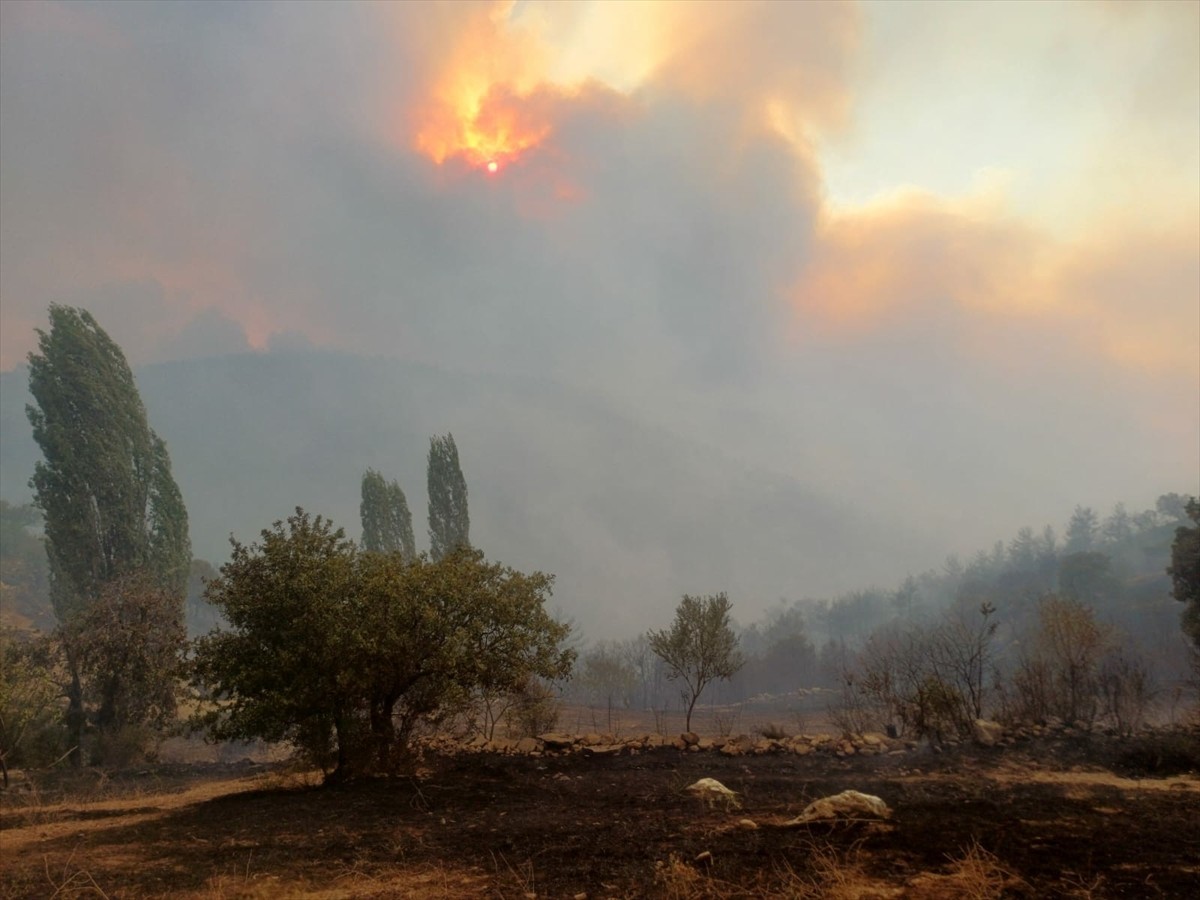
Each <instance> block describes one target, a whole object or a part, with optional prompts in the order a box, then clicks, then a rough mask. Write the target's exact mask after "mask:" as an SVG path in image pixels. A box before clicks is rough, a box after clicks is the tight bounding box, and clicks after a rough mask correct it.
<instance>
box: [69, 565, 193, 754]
mask: <svg viewBox="0 0 1200 900" xmlns="http://www.w3.org/2000/svg"><path fill="white" fill-rule="evenodd" d="M61 636H62V640H63V643H64V645H65V646H66V647H67V648H68V653H69V654H70V655H71V656H72V657H73V658H74V659H76V660H77V661H78V665H79V668H80V671H81V672H82V673H83V676H84V678H85V679H86V682H87V685H88V694H89V695H90V696H91V697H92V698H93V700H94V702H95V704H96V711H95V716H94V718H95V723H96V726H97V727H98V728H99V729H100V731H101V732H105V733H108V734H111V733H113V732H116V731H119V730H121V729H123V728H125V727H126V726H139V725H145V726H149V727H150V728H157V729H161V728H163V727H164V726H166V725H167V724H169V723H170V722H171V721H172V720H173V719H174V718H175V714H176V711H177V699H178V690H179V684H180V679H181V678H182V676H183V665H182V653H183V645H184V641H185V639H186V635H185V632H184V626H183V620H182V618H181V617H180V615H179V598H178V597H177V596H176V595H175V594H174V593H173V592H172V591H170V590H168V589H167V588H164V587H163V586H162V585H160V584H158V583H157V582H155V581H154V580H153V579H152V578H151V577H150V576H149V575H147V574H144V573H141V574H138V573H135V574H131V575H124V576H122V577H120V578H117V579H114V580H113V581H110V582H108V583H107V584H105V585H104V586H103V587H102V588H101V589H100V595H99V596H98V597H97V598H96V599H95V600H94V601H93V602H92V603H90V604H89V605H88V607H87V608H86V609H84V610H82V611H81V612H79V613H78V614H76V615H75V616H73V617H72V618H71V620H70V621H69V622H68V623H67V625H66V626H65V627H64V628H63V629H61Z"/></svg>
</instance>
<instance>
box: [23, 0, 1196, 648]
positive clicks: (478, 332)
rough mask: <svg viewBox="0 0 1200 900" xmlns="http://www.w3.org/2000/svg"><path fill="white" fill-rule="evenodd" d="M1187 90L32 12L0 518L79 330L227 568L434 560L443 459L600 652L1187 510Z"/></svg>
mask: <svg viewBox="0 0 1200 900" xmlns="http://www.w3.org/2000/svg"><path fill="white" fill-rule="evenodd" d="M683 10H686V11H687V12H686V15H685V14H684V13H683V12H682V11H683ZM1198 47H1200V7H1198V6H1196V5H1195V4H1177V3H1162V4H1138V5H1136V6H1132V5H1129V6H1126V5H1109V4H1087V5H1082V4H1050V5H1047V4H1038V5H1029V6H1021V7H1018V8H1012V7H1008V6H1007V5H1003V4H994V5H991V6H986V5H954V6H948V5H925V4H916V5H909V4H876V5H871V6H867V5H857V4H851V3H805V4H783V3H768V4H741V3H738V4H720V3H713V4H702V5H696V6H685V5H654V4H596V3H581V4H574V5H567V4H557V3H549V4H538V3H525V2H521V3H516V4H503V3H501V4H493V3H478V4H473V3H462V4H442V5H436V6H429V5H424V4H416V3H413V4H305V5H297V4H283V3H281V4H276V3H255V4H192V3H179V4H157V5H147V4H136V3H130V4H125V3H113V4H63V3H36V4H33V3H28V4H27V3H17V2H12V3H5V4H0V201H2V202H0V260H2V261H3V264H2V267H0V317H2V322H0V367H2V368H3V369H5V370H6V371H5V372H4V373H3V375H2V376H0V424H2V425H3V429H2V432H0V450H2V451H3V452H2V453H0V494H2V495H3V496H4V497H5V498H6V499H10V500H18V501H19V500H24V499H27V498H28V496H29V489H28V486H27V481H28V478H29V476H30V474H31V472H32V465H33V460H34V459H35V458H36V452H35V448H34V447H33V444H32V440H31V438H30V437H29V429H28V425H27V423H26V422H25V420H24V410H23V407H24V403H25V402H26V387H25V373H24V370H23V369H22V368H21V366H22V365H23V363H24V359H25V357H26V354H27V353H28V352H29V351H30V350H31V349H33V347H34V346H35V343H36V335H35V333H34V329H35V328H37V327H44V326H45V322H46V307H47V305H48V304H50V303H51V302H61V303H67V304H70V305H76V306H83V307H86V308H88V309H90V310H91V311H92V312H93V313H94V314H95V316H96V317H97V319H98V321H99V322H100V324H101V325H102V326H103V327H104V328H105V329H106V330H107V331H108V332H109V333H110V334H111V335H112V337H113V338H114V339H115V340H116V341H117V342H118V343H119V344H120V345H121V346H122V347H123V348H124V350H125V351H126V353H127V355H128V356H129V358H130V360H131V362H132V363H133V364H134V366H135V370H136V373H137V377H138V384H139V387H140V389H141V391H142V395H143V397H144V399H145V400H146V404H147V407H148V409H149V413H150V421H151V424H152V426H153V427H154V428H155V429H156V430H157V431H159V433H160V434H162V435H163V436H164V437H165V438H166V439H167V441H168V444H169V446H170V449H171V453H172V458H173V461H174V466H175V471H176V476H177V479H178V480H179V483H180V486H181V488H182V489H183V492H184V498H185V500H186V502H187V505H188V508H189V512H190V514H191V518H192V531H193V534H192V536H193V542H194V545H195V549H196V552H197V554H198V555H200V556H203V557H206V558H209V559H211V560H213V561H214V562H218V563H219V562H220V561H222V560H223V559H224V556H225V552H226V547H227V545H226V543H225V541H226V539H227V537H228V534H229V533H230V532H233V533H235V534H236V535H237V536H238V537H239V538H240V539H243V540H246V539H250V538H253V537H254V536H255V535H256V534H257V532H258V530H259V529H261V528H263V527H265V526H267V525H268V524H269V523H270V522H272V521H273V520H275V519H279V518H282V517H284V516H286V515H287V514H288V513H289V512H290V511H291V509H292V508H293V507H295V506H297V505H301V506H304V507H305V508H306V509H309V510H310V511H312V512H316V513H322V514H326V515H330V516H332V517H333V518H334V519H335V521H336V522H337V523H338V524H342V525H344V526H346V527H347V530H348V531H349V532H350V533H351V534H352V535H354V536H357V534H358V521H357V508H358V488H359V478H360V477H361V474H362V472H363V470H364V469H365V468H366V467H368V466H372V467H374V468H377V469H379V470H380V471H381V472H383V473H384V474H385V475H386V476H387V477H388V478H396V479H398V480H399V481H400V482H401V485H402V487H403V488H404V489H405V491H406V492H407V494H408V498H409V503H410V506H411V507H412V509H413V511H414V518H415V522H414V524H415V528H416V532H417V535H418V542H419V543H420V542H421V540H422V538H423V537H424V531H425V527H424V510H425V491H424V485H425V474H424V463H425V454H426V451H427V448H428V438H429V436H430V435H431V434H434V433H445V432H447V431H450V432H453V433H454V435H455V438H456V441H457V443H458V447H459V450H460V454H461V457H462V462H463V468H464V472H465V475H466V478H467V483H468V487H469V490H470V508H471V518H472V537H473V539H474V541H475V542H476V543H477V544H478V545H479V546H480V547H482V548H483V549H484V550H485V551H486V552H487V553H488V554H489V556H491V557H493V558H497V559H500V560H502V561H504V562H506V563H509V564H511V565H514V566H518V567H522V568H539V569H543V570H547V571H551V572H554V573H555V574H556V575H557V577H558V582H557V589H556V602H557V603H559V604H560V605H561V607H562V610H563V612H564V613H565V614H567V615H569V616H571V617H573V618H574V619H576V620H577V621H578V622H579V623H580V624H581V626H582V627H583V630H584V632H585V633H586V634H587V635H588V636H593V637H607V636H620V635H625V634H629V633H631V632H632V631H634V630H638V629H642V628H645V627H647V626H649V625H655V624H659V623H662V622H664V621H665V620H666V619H667V617H668V616H669V615H670V611H671V609H672V608H673V606H674V604H675V602H676V601H677V599H678V596H679V594H681V593H683V592H684V591H687V592H693V593H696V592H701V593H709V592H715V591H719V590H727V591H729V593H730V595H731V598H732V599H733V600H734V603H735V612H736V614H737V615H738V617H739V618H740V619H743V620H749V619H752V618H754V617H755V616H756V615H757V614H758V613H759V612H761V611H762V610H763V609H765V608H767V607H769V606H771V605H772V604H773V603H774V602H775V601H776V600H777V599H778V598H779V597H781V596H786V597H789V598H800V597H806V596H825V595H828V594H830V593H833V592H837V591H843V590H849V589H853V588H857V587H863V586H866V585H868V584H871V583H891V582H893V581H895V580H897V579H899V578H902V577H903V576H904V575H905V574H906V573H908V572H910V571H918V570H921V569H924V568H928V567H930V566H936V565H938V564H939V563H940V561H941V560H942V558H943V557H944V556H945V555H946V554H947V553H949V552H952V551H958V552H963V553H969V552H972V551H974V550H975V549H978V548H979V547H988V546H990V545H991V544H992V542H993V541H995V540H996V539H999V538H1008V537H1010V536H1011V535H1012V534H1013V533H1014V532H1015V531H1016V530H1017V529H1018V528H1019V527H1021V526H1023V525H1032V526H1035V527H1040V526H1041V525H1042V524H1044V523H1047V522H1049V523H1053V524H1055V525H1057V526H1061V525H1062V524H1063V523H1064V522H1065V520H1066V518H1067V517H1068V516H1069V515H1070V511H1071V509H1072V508H1073V507H1074V505H1075V504H1077V503H1084V504H1090V505H1093V506H1095V507H1096V508H1097V509H1099V510H1100V511H1101V512H1105V511H1107V509H1108V508H1109V507H1111V506H1112V504H1114V503H1116V502H1117V501H1126V502H1128V503H1129V504H1130V505H1131V506H1133V507H1140V506H1146V505H1151V504H1152V503H1153V500H1154V498H1155V497H1156V496H1157V495H1158V494H1160V493H1166V492H1170V491H1184V492H1194V491H1195V490H1196V486H1197V482H1198V481H1200V472H1198V464H1197V459H1200V302H1198V300H1200V249H1198V248H1200V123H1198V121H1197V119H1196V116H1195V110H1196V109H1197V108H1200V50H1198ZM489 161H490V162H496V163H497V171H496V172H495V173H494V174H492V173H489V172H488V171H487V168H486V162H489Z"/></svg>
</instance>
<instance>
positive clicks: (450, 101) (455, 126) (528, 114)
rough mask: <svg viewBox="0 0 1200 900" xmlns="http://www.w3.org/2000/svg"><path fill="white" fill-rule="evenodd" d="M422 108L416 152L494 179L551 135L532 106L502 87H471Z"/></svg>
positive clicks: (444, 96)
mask: <svg viewBox="0 0 1200 900" xmlns="http://www.w3.org/2000/svg"><path fill="white" fill-rule="evenodd" d="M449 93H450V94H451V95H452V96H447V95H446V94H443V96H442V97H441V98H439V100H438V101H436V102H435V103H434V104H433V105H432V106H431V107H427V108H426V110H425V113H426V114H425V115H424V116H423V117H422V118H423V119H424V121H423V123H422V125H421V127H420V128H419V130H418V132H417V137H416V146H417V149H418V150H420V151H421V152H422V153H424V154H425V155H426V156H428V157H429V158H430V159H432V160H433V161H434V162H435V163H437V164H438V165H439V166H440V165H441V164H442V163H444V162H446V161H447V160H448V159H454V158H458V159H461V160H463V161H464V162H466V163H467V164H468V165H470V166H473V167H475V168H478V169H485V170H486V171H488V172H489V173H491V174H495V173H497V172H498V171H499V170H500V168H501V166H503V165H504V164H506V163H510V162H512V161H513V160H515V159H517V158H518V157H519V156H520V155H521V154H522V153H524V152H525V151H526V150H529V149H531V148H533V147H536V146H537V145H538V144H540V143H541V142H542V141H544V140H545V139H546V138H547V137H548V136H549V134H550V124H549V123H548V122H546V121H544V120H539V116H538V115H537V113H536V111H535V110H534V108H533V105H532V104H530V103H528V102H526V100H524V99H523V98H522V97H519V96H517V95H516V94H515V93H514V92H513V91H512V90H511V89H510V88H508V87H506V86H496V87H492V86H482V85H478V84H472V85H470V86H468V87H466V88H464V89H463V90H460V91H457V92H449Z"/></svg>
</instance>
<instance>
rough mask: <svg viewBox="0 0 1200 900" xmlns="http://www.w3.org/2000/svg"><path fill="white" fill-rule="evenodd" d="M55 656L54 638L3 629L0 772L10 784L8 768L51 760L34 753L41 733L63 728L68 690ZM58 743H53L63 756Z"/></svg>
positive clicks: (0, 643)
mask: <svg viewBox="0 0 1200 900" xmlns="http://www.w3.org/2000/svg"><path fill="white" fill-rule="evenodd" d="M54 670H55V654H54V652H53V647H52V644H51V642H50V640H49V639H48V638H44V637H42V638H31V637H30V636H29V635H28V634H21V633H18V632H17V631H15V630H14V629H9V628H4V629H0V772H2V773H3V778H4V786H5V787H6V788H7V787H8V767H9V766H10V765H12V764H13V763H20V762H22V761H24V762H26V763H28V762H30V761H35V762H49V761H50V760H49V759H37V757H36V755H35V754H30V753H29V745H30V744H33V743H36V740H37V738H38V737H44V736H46V735H53V736H54V737H57V736H58V735H56V734H54V732H55V722H58V723H60V724H59V726H58V731H59V732H61V722H62V716H61V710H60V709H59V705H60V702H61V700H62V690H61V689H60V688H59V685H58V681H57V679H56V678H55V674H56V673H55V671H54ZM57 744H58V741H52V743H51V746H52V747H53V748H54V749H53V751H52V752H55V755H57Z"/></svg>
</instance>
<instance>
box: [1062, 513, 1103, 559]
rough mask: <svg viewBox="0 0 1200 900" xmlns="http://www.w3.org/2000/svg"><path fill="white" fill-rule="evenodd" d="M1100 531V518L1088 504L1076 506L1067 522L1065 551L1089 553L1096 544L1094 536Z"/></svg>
mask: <svg viewBox="0 0 1200 900" xmlns="http://www.w3.org/2000/svg"><path fill="white" fill-rule="evenodd" d="M1099 531H1100V520H1099V519H1098V518H1097V516H1096V511H1095V510H1094V509H1092V508H1091V507H1090V506H1076V507H1075V512H1074V514H1073V515H1072V516H1071V521H1070V522H1069V523H1068V524H1067V536H1066V547H1065V548H1064V551H1065V552H1067V553H1089V552H1091V551H1092V550H1093V549H1095V546H1096V536H1097V534H1098V533H1099Z"/></svg>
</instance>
